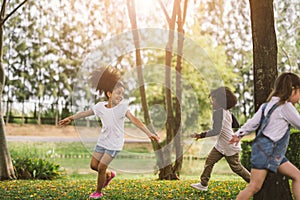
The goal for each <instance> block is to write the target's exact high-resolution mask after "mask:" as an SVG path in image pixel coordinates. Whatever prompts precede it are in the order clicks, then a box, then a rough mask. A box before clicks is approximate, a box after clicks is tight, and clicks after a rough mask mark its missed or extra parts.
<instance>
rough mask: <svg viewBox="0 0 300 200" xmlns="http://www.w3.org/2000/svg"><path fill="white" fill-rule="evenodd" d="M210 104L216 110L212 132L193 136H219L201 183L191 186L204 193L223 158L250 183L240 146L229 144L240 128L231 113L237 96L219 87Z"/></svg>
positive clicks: (214, 92)
mask: <svg viewBox="0 0 300 200" xmlns="http://www.w3.org/2000/svg"><path fill="white" fill-rule="evenodd" d="M210 103H211V104H212V107H213V110H214V112H213V128H212V130H209V131H205V132H202V133H200V134H197V133H195V134H193V135H192V137H194V138H195V139H196V140H198V139H201V138H205V137H212V136H218V138H217V142H216V144H215V146H214V147H213V149H212V150H211V151H210V153H209V154H208V157H207V159H206V161H205V165H204V170H203V172H202V174H201V176H200V183H194V184H191V187H193V188H195V189H197V190H202V191H207V189H208V182H209V179H210V176H211V173H212V170H213V167H214V165H215V164H216V163H217V162H218V161H219V160H220V159H221V158H223V157H225V159H226V161H227V162H228V164H229V166H230V168H231V170H232V171H233V172H235V173H236V174H238V175H239V176H241V177H242V178H243V179H244V180H245V181H246V182H249V181H250V173H249V171H248V170H247V169H246V168H245V167H244V166H243V165H242V164H241V163H240V155H239V152H240V151H241V147H240V144H238V145H236V146H235V145H230V144H229V140H230V139H231V138H232V135H233V134H234V132H233V128H238V127H239V123H238V121H237V120H236V118H235V117H234V115H233V114H232V113H231V112H230V111H229V109H231V108H232V107H234V106H235V105H236V103H237V98H236V96H235V95H234V94H233V93H232V92H231V90H230V89H229V88H228V87H219V88H217V89H215V90H213V91H212V92H211V93H210Z"/></svg>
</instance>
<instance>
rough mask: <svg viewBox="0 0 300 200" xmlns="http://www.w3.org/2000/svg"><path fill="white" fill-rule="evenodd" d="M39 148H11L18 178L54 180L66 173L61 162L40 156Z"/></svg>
mask: <svg viewBox="0 0 300 200" xmlns="http://www.w3.org/2000/svg"><path fill="white" fill-rule="evenodd" d="M37 151H38V150H37V149H23V150H22V151H15V150H11V157H12V162H13V166H14V170H15V174H16V177H17V178H18V179H42V180H53V179H56V178H60V177H62V176H63V175H64V173H65V171H64V170H62V169H61V167H60V165H59V164H56V163H53V162H52V161H50V160H47V159H44V158H39V157H37V155H38V152H37Z"/></svg>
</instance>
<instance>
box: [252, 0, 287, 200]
mask: <svg viewBox="0 0 300 200" xmlns="http://www.w3.org/2000/svg"><path fill="white" fill-rule="evenodd" d="M250 9H251V26H252V40H253V65H254V69H253V70H254V105H255V110H258V108H259V106H260V105H261V104H262V103H264V102H265V101H266V99H267V97H268V95H269V94H270V92H271V90H272V88H273V85H274V81H275V79H276V77H277V74H278V72H277V40H276V33H275V28H274V9H273V0H263V1H262V0H250ZM254 199H255V200H258V199H272V200H277V199H278V200H282V199H291V191H290V187H289V183H288V179H287V178H286V177H284V178H283V177H282V175H280V174H271V173H270V172H269V173H268V176H267V178H266V180H265V182H264V184H263V187H262V188H261V190H260V192H258V193H257V194H256V195H254Z"/></svg>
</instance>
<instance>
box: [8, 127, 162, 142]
mask: <svg viewBox="0 0 300 200" xmlns="http://www.w3.org/2000/svg"><path fill="white" fill-rule="evenodd" d="M100 129H101V128H100V127H77V126H73V125H68V126H65V127H62V128H60V127H57V126H53V125H34V124H24V125H19V124H7V125H5V131H6V135H7V136H35V137H37V136H38V137H43V136H44V137H56V138H57V137H59V138H65V137H73V138H74V137H77V138H78V137H81V138H83V137H84V138H98V136H99V133H100ZM124 136H125V140H126V141H132V142H134V141H137V142H146V141H150V140H149V139H148V137H147V136H146V134H145V133H143V132H142V131H141V130H139V129H138V128H125V134H124ZM161 138H162V137H161Z"/></svg>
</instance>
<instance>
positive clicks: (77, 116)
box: [58, 109, 94, 127]
mask: <svg viewBox="0 0 300 200" xmlns="http://www.w3.org/2000/svg"><path fill="white" fill-rule="evenodd" d="M91 115H94V111H93V110H92V109H90V110H87V111H82V112H79V113H76V114H75V115H72V116H69V117H67V118H65V119H62V120H61V121H59V122H58V126H59V127H63V126H65V125H67V124H69V123H70V122H71V121H72V120H74V119H80V118H84V117H88V116H91Z"/></svg>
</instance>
